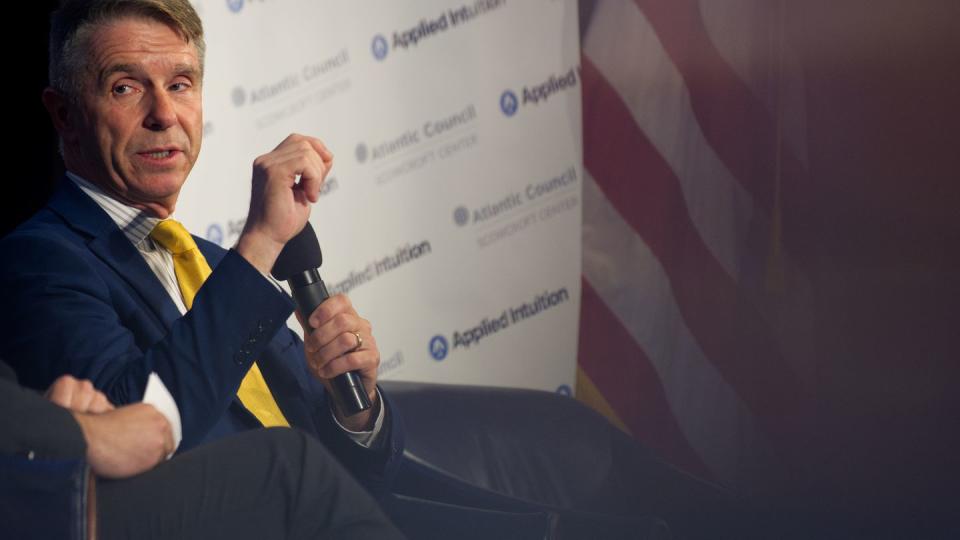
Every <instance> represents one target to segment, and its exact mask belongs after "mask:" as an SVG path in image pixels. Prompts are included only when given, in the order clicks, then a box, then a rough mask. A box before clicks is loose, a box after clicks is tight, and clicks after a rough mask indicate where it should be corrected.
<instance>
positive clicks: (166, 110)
mask: <svg viewBox="0 0 960 540" xmlns="http://www.w3.org/2000/svg"><path fill="white" fill-rule="evenodd" d="M149 100H150V101H149V103H148V105H147V106H148V107H149V108H148V110H147V115H146V117H144V119H143V127H145V128H147V129H149V130H153V131H162V130H164V129H167V128H169V127H170V126H172V125H174V124H176V122H177V112H176V108H175V106H174V103H173V98H172V97H171V96H170V95H169V94H167V93H166V92H164V91H163V90H157V91H154V92H151V93H150V98H149Z"/></svg>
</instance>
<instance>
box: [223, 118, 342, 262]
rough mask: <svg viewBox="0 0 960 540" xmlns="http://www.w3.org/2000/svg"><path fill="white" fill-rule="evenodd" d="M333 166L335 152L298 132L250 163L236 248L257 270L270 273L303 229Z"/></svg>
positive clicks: (317, 140)
mask: <svg viewBox="0 0 960 540" xmlns="http://www.w3.org/2000/svg"><path fill="white" fill-rule="evenodd" d="M332 165H333V154H331V153H330V151H329V150H327V147H326V146H324V144H323V143H322V142H321V141H320V140H319V139H316V138H313V137H307V136H305V135H297V134H293V135H290V136H289V137H287V138H286V139H284V140H283V142H281V143H280V144H279V145H278V146H277V147H276V148H274V149H273V151H271V152H269V153H267V154H264V155H262V156H260V157H258V158H257V159H256V160H255V161H254V162H253V186H252V192H251V194H250V211H249V212H248V214H247V221H246V224H245V225H244V228H243V233H242V234H241V235H240V239H239V241H238V242H237V252H239V253H240V255H241V256H243V257H244V258H245V259H247V261H248V262H250V264H252V265H253V266H254V267H256V268H257V269H258V270H260V272H261V273H263V274H268V273H270V270H271V268H273V263H274V262H275V261H276V260H277V256H278V255H279V254H280V250H282V249H283V246H284V245H285V244H286V243H287V241H288V240H290V239H291V238H293V237H294V236H295V235H296V234H297V233H299V232H300V230H301V229H303V226H304V224H306V222H307V218H308V217H310V205H311V204H312V203H315V202H317V200H318V198H319V197H320V186H321V185H322V184H323V180H324V178H325V177H326V176H327V172H329V170H330V167H331V166H332ZM298 179H299V180H298Z"/></svg>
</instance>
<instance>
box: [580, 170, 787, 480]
mask: <svg viewBox="0 0 960 540" xmlns="http://www.w3.org/2000/svg"><path fill="white" fill-rule="evenodd" d="M583 275H584V278H585V279H586V280H587V281H588V282H589V283H590V284H591V285H592V286H593V288H594V289H595V290H596V291H597V294H598V295H599V296H600V298H601V299H602V300H603V302H604V303H605V304H606V305H607V306H608V307H609V308H610V310H611V311H612V312H613V313H614V314H615V315H616V317H617V318H618V319H619V320H620V322H621V323H623V326H624V328H626V329H627V330H628V331H629V332H630V334H631V335H632V336H633V339H634V340H635V341H636V342H637V343H638V344H639V345H640V347H641V348H642V349H643V350H644V351H645V352H646V354H647V356H648V357H649V359H650V363H651V364H652V365H653V368H654V369H655V370H656V372H657V374H658V376H659V378H660V380H661V383H662V384H663V388H664V393H665V395H666V397H667V401H668V402H669V404H670V408H671V410H672V411H673V414H674V416H675V417H676V418H677V421H678V424H679V426H680V429H681V430H682V431H683V433H684V435H685V436H686V437H687V440H688V441H689V442H690V445H691V447H693V449H694V450H695V451H696V452H697V453H698V454H699V455H700V457H701V458H702V460H703V462H704V463H705V464H706V466H707V467H708V468H709V469H710V471H711V472H712V473H713V474H714V475H715V476H716V478H717V479H718V480H720V481H721V482H724V483H726V484H728V485H731V486H735V485H737V484H738V483H739V479H740V478H739V477H740V476H741V473H740V468H741V467H749V466H751V464H753V465H756V464H757V463H758V462H767V461H768V460H769V459H770V458H769V456H766V457H765V456H762V455H759V454H762V453H764V452H765V451H766V449H768V448H769V444H768V443H767V442H766V441H765V440H763V439H762V436H761V435H760V432H759V430H758V429H757V428H756V426H755V425H754V422H753V420H752V418H753V416H752V415H751V414H750V412H749V410H748V409H747V407H746V405H745V404H744V403H743V401H742V400H741V399H740V397H739V396H738V395H737V393H736V392H735V391H734V390H733V389H732V388H731V387H730V385H729V384H727V382H726V381H725V380H724V379H723V377H722V376H721V375H720V373H719V372H718V371H717V370H716V368H715V367H714V366H713V364H712V363H711V362H710V361H709V360H708V359H707V358H706V357H705V355H704V353H703V351H702V350H701V349H700V347H699V346H698V345H697V342H696V340H695V339H694V337H693V335H692V334H691V333H690V330H689V329H688V328H687V326H686V324H685V323H684V320H683V316H682V315H681V314H680V310H679V307H678V306H677V303H676V299H675V298H674V296H673V292H672V289H671V287H670V282H669V279H668V276H667V274H666V272H665V271H664V269H663V267H662V266H661V264H660V262H659V261H658V260H657V258H656V257H655V256H654V255H653V253H652V252H651V251H650V249H649V248H648V247H647V245H646V244H645V243H644V242H643V240H642V239H641V238H640V237H639V236H638V235H637V234H636V232H634V230H633V229H632V228H631V227H630V225H629V224H627V223H626V222H624V221H623V219H622V218H621V217H620V214H619V213H618V212H617V211H616V209H614V208H613V207H612V206H611V204H610V202H609V201H608V200H607V198H606V197H605V196H604V194H603V192H602V191H601V190H600V188H599V187H598V186H597V184H596V182H595V181H594V180H593V177H592V176H590V175H589V174H588V173H587V174H584V182H583Z"/></svg>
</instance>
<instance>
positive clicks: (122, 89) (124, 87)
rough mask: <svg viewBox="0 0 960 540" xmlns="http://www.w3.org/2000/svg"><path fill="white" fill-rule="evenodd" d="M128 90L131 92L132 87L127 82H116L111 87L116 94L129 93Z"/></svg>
mask: <svg viewBox="0 0 960 540" xmlns="http://www.w3.org/2000/svg"><path fill="white" fill-rule="evenodd" d="M130 92H133V87H132V86H130V85H129V84H118V85H116V86H114V87H113V93H114V94H116V95H118V96H122V95H124V94H129V93H130Z"/></svg>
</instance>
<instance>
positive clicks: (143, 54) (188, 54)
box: [89, 17, 200, 75]
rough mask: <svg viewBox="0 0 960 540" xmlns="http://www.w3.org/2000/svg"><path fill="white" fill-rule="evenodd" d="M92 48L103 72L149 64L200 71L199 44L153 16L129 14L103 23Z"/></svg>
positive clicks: (143, 66) (171, 69) (91, 43)
mask: <svg viewBox="0 0 960 540" xmlns="http://www.w3.org/2000/svg"><path fill="white" fill-rule="evenodd" d="M89 51H90V53H91V60H92V62H93V66H92V67H93V68H94V70H95V71H97V72H99V74H100V75H103V74H104V73H106V72H108V71H109V72H116V71H119V70H125V71H133V70H135V69H141V70H142V69H147V68H148V67H150V68H162V69H165V70H170V71H180V72H186V71H195V72H199V71H200V66H199V58H198V51H197V47H196V45H195V44H193V43H191V42H189V41H187V40H186V39H184V37H183V36H182V35H181V34H179V33H178V32H177V31H176V30H174V29H173V28H171V27H170V26H168V25H166V24H165V23H162V22H159V21H155V20H151V19H143V18H129V17H127V18H122V19H114V20H111V21H107V22H104V23H102V24H101V25H99V27H98V28H96V29H95V33H94V35H93V36H92V37H91V41H90V49H89Z"/></svg>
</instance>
